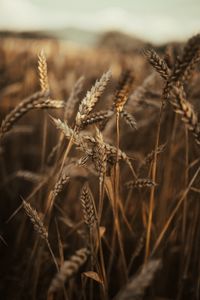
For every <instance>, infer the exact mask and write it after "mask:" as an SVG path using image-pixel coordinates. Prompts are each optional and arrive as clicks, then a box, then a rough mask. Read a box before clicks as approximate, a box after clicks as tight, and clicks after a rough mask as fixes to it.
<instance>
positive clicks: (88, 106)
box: [76, 71, 111, 127]
mask: <svg viewBox="0 0 200 300" xmlns="http://www.w3.org/2000/svg"><path fill="white" fill-rule="evenodd" d="M110 78H111V72H110V71H108V72H107V73H105V74H103V75H102V77H101V78H100V80H99V81H96V83H95V85H94V86H93V87H92V89H91V90H90V91H88V92H87V94H86V96H85V98H84V99H83V100H82V101H81V103H80V105H79V109H78V113H77V116H76V126H77V127H79V126H81V125H82V120H83V119H85V118H86V117H87V116H88V115H89V113H90V112H91V111H92V109H93V108H94V106H95V105H96V103H97V101H98V100H99V98H100V96H101V95H102V93H103V92H104V90H105V88H106V86H107V84H108V82H109V80H110Z"/></svg>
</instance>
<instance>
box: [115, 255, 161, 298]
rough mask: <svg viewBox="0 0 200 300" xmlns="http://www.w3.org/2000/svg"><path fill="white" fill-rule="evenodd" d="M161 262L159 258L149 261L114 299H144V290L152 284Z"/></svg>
mask: <svg viewBox="0 0 200 300" xmlns="http://www.w3.org/2000/svg"><path fill="white" fill-rule="evenodd" d="M160 267H161V262H160V260H159V259H152V260H150V261H148V262H147V263H146V264H145V265H144V266H143V267H142V269H141V271H140V272H139V273H138V274H137V275H136V276H134V277H133V278H132V279H130V281H129V282H128V283H127V285H126V286H125V287H124V289H122V291H120V292H119V293H118V294H117V296H116V297H115V298H114V300H140V299H143V295H144V292H145V290H146V288H147V287H149V286H150V284H151V282H152V281H153V279H154V276H155V273H156V272H157V271H158V270H159V269H160Z"/></svg>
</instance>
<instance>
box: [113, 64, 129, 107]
mask: <svg viewBox="0 0 200 300" xmlns="http://www.w3.org/2000/svg"><path fill="white" fill-rule="evenodd" d="M133 80H134V77H133V72H132V71H131V70H128V69H127V70H126V71H124V72H123V73H122V74H121V77H120V79H119V83H118V86H117V91H116V94H115V98H114V107H115V109H116V111H117V112H121V111H122V110H123V107H124V105H125V103H126V101H127V99H128V96H129V94H130V92H131V89H132V86H133Z"/></svg>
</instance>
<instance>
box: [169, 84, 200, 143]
mask: <svg viewBox="0 0 200 300" xmlns="http://www.w3.org/2000/svg"><path fill="white" fill-rule="evenodd" d="M171 94H172V97H170V103H171V105H172V106H173V109H174V111H175V112H176V113H177V114H180V115H181V119H182V121H183V122H184V124H185V125H186V127H187V128H188V129H189V130H190V131H191V132H192V134H193V135H194V137H195V141H196V142H197V144H200V123H199V122H198V118H197V114H196V112H195V111H194V109H193V107H192V105H191V104H190V103H189V102H188V101H187V100H186V99H185V93H184V91H183V89H180V88H177V87H173V90H172V93H171Z"/></svg>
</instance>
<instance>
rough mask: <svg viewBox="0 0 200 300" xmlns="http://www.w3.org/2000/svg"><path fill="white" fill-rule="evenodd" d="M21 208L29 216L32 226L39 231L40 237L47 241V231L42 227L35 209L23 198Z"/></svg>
mask: <svg viewBox="0 0 200 300" xmlns="http://www.w3.org/2000/svg"><path fill="white" fill-rule="evenodd" d="M22 205H23V208H24V210H25V212H26V214H27V216H28V217H29V218H30V220H31V222H32V224H33V227H34V229H35V231H36V232H37V233H39V235H40V237H41V238H42V239H44V240H45V241H48V232H47V230H46V228H45V227H44V224H43V222H42V220H41V219H40V217H39V215H38V213H37V211H36V210H35V209H34V208H32V207H31V205H30V204H29V203H27V202H26V201H24V200H23V202H22Z"/></svg>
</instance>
